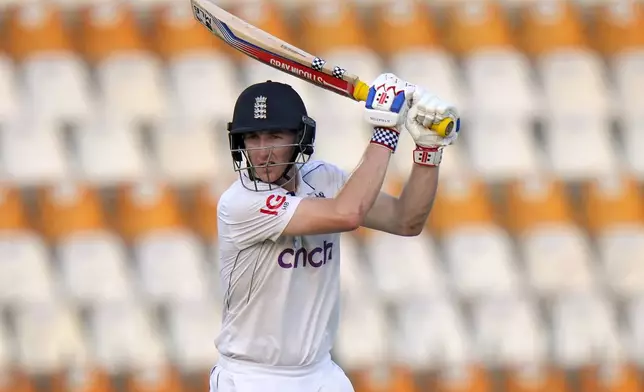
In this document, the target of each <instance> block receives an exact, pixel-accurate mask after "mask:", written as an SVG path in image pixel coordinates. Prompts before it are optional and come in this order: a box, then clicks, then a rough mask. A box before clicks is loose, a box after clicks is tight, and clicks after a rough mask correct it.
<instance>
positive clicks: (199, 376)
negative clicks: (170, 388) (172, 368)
mask: <svg viewBox="0 0 644 392" xmlns="http://www.w3.org/2000/svg"><path fill="white" fill-rule="evenodd" d="M182 389H183V391H184V392H203V391H208V390H210V370H205V371H203V372H200V373H191V374H190V375H187V376H185V377H183V383H182Z"/></svg>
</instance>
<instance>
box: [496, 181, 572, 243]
mask: <svg viewBox="0 0 644 392" xmlns="http://www.w3.org/2000/svg"><path fill="white" fill-rule="evenodd" d="M505 196H506V211H505V212H506V223H507V226H508V228H509V229H510V230H511V231H513V232H515V233H516V234H522V233H524V232H526V231H529V230H531V229H533V228H535V227H537V226H539V225H541V224H560V223H562V224H571V223H574V215H573V211H572V208H571V205H570V202H569V200H568V197H567V194H566V190H565V185H564V184H563V183H562V182H560V181H557V180H555V179H547V178H534V179H522V180H516V181H513V182H511V183H509V184H508V185H507V187H506V195H505Z"/></svg>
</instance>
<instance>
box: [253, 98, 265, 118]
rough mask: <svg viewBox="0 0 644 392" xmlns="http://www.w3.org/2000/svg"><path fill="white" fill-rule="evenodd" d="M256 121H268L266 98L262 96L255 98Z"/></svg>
mask: <svg viewBox="0 0 644 392" xmlns="http://www.w3.org/2000/svg"><path fill="white" fill-rule="evenodd" d="M254 115H255V118H256V119H266V97H265V96H263V95H260V96H259V97H257V98H255V112H254Z"/></svg>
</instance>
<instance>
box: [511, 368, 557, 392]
mask: <svg viewBox="0 0 644 392" xmlns="http://www.w3.org/2000/svg"><path fill="white" fill-rule="evenodd" d="M504 385H505V387H506V389H505V390H506V391H507V392H567V391H569V389H570V388H569V386H568V381H567V379H566V374H565V372H564V371H563V370H562V369H558V368H551V369H547V370H546V369H539V370H538V371H537V372H532V371H531V370H530V371H522V370H518V369H517V370H510V371H508V372H507V373H506V377H505V380H504Z"/></svg>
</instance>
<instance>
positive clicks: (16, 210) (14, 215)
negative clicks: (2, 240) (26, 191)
mask: <svg viewBox="0 0 644 392" xmlns="http://www.w3.org/2000/svg"><path fill="white" fill-rule="evenodd" d="M29 228H31V224H30V221H29V217H28V215H27V210H26V208H25V205H24V203H23V200H22V198H21V196H20V191H19V190H18V189H12V188H4V187H3V188H0V231H13V230H25V229H29Z"/></svg>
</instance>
